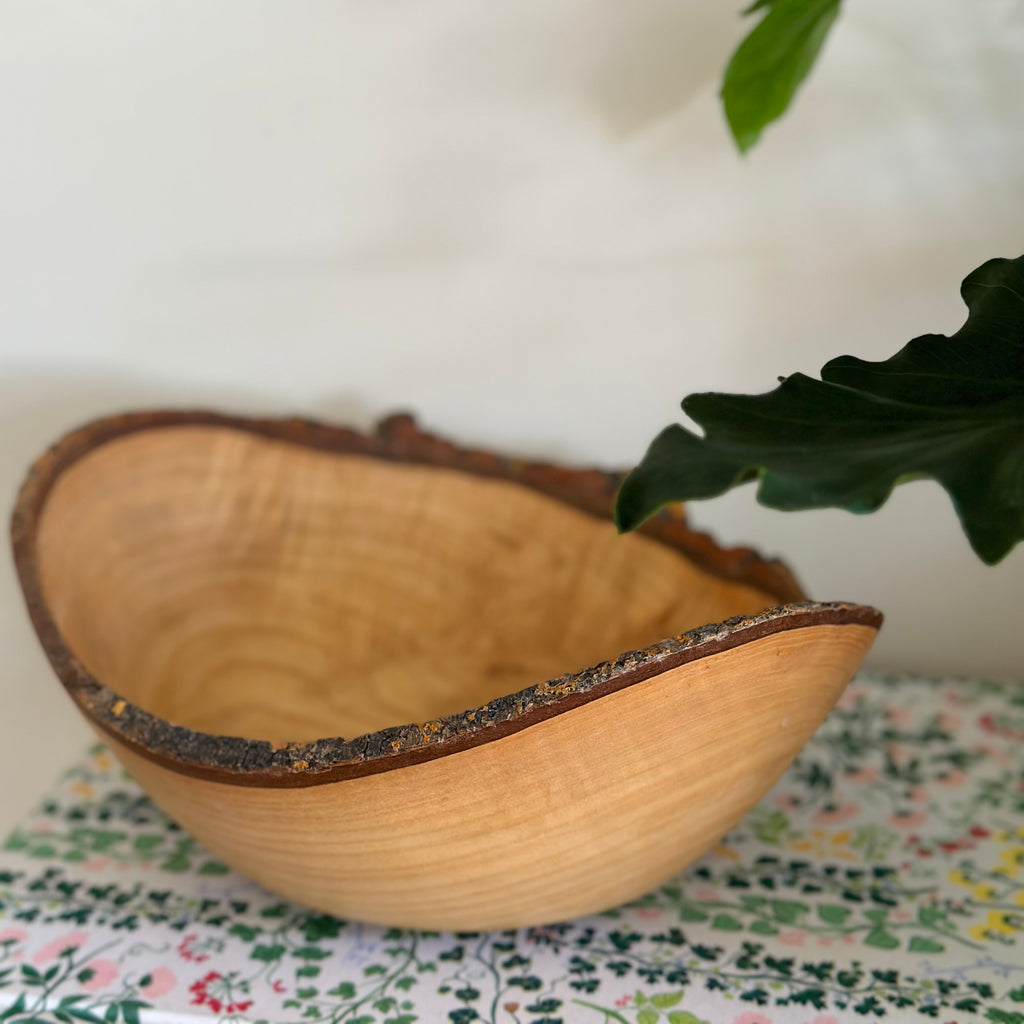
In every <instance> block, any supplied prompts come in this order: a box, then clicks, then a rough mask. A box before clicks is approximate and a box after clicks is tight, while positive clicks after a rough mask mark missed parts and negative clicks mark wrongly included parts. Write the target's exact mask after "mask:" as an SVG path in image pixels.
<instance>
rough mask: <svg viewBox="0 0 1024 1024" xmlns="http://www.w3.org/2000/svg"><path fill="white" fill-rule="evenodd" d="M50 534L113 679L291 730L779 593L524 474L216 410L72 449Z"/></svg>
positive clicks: (158, 707)
mask: <svg viewBox="0 0 1024 1024" xmlns="http://www.w3.org/2000/svg"><path fill="white" fill-rule="evenodd" d="M37 551H38V560H39V561H38V564H39V573H40V580H41V584H42V588H43V593H44V597H45V599H46V601H47V603H48V605H49V608H50V612H51V614H52V615H53V617H54V620H55V621H56V623H57V625H58V627H59V628H60V630H61V632H62V633H63V636H64V640H65V642H66V643H67V644H68V646H69V647H70V649H71V650H72V651H73V652H74V653H75V655H76V656H77V657H78V658H79V659H80V660H81V661H82V662H83V664H84V665H85V666H86V668H87V669H88V670H89V671H90V672H91V673H92V675H93V676H95V677H96V678H97V679H98V680H99V681H100V682H102V683H103V684H104V685H106V686H108V687H110V688H111V689H112V690H114V691H116V692H117V693H118V694H120V695H121V696H122V697H124V698H126V699H127V700H130V701H131V702H133V703H135V704H137V705H138V706H140V707H141V708H143V709H144V710H146V711H149V712H151V713H153V714H155V715H159V716H160V717H162V718H164V719H167V720H168V721H171V722H173V723H176V724H180V725H186V726H188V727H190V728H192V729H196V730H201V731H204V732H211V733H217V734H224V735H233V736H244V737H247V738H251V739H264V740H270V741H272V742H275V743H284V742H290V741H310V740H314V739H318V738H324V737H335V736H344V737H349V738H351V737H355V736H358V735H362V734H364V733H367V732H372V731H375V730H378V729H381V728H385V727H387V726H394V725H403V724H405V723H408V722H427V721H429V720H431V719H434V718H438V717H440V716H443V715H447V714H451V713H455V712H458V711H462V710H465V709H467V708H471V707H475V706H477V705H481V704H485V703H486V702H487V701H489V700H491V699H493V698H495V697H499V696H503V695H506V694H509V693H513V692H515V691H517V690H520V689H522V688H524V687H527V686H530V685H532V684H534V683H539V682H542V681H544V680H546V679H551V678H554V677H557V676H560V675H562V674H563V673H565V672H569V671H577V670H579V669H581V668H584V667H586V666H588V665H592V664H596V663H598V662H600V661H603V660H605V659H608V658H613V657H615V656H616V655H617V654H619V653H620V652H622V651H625V650H630V649H634V648H639V647H644V646H646V645H648V644H650V643H653V642H655V641H657V640H660V639H662V638H664V637H667V636H671V635H673V634H677V633H681V632H684V631H685V630H687V629H690V628H693V627H695V626H698V625H701V624H703V623H707V622H716V621H720V620H722V619H724V618H727V617H729V616H732V615H739V614H749V613H753V612H756V611H759V610H761V609H762V608H764V607H766V606H770V605H774V604H777V603H778V600H777V598H775V597H773V596H772V595H771V594H769V593H766V592H763V591H761V590H758V589H756V588H754V587H752V586H748V585H746V584H743V583H738V582H733V581H727V580H723V579H720V578H718V577H716V576H713V575H711V574H709V573H708V572H706V571H703V570H701V569H699V568H697V567H696V566H695V565H693V564H692V563H691V562H690V561H689V560H688V559H687V558H686V557H685V556H684V555H683V554H681V553H680V552H678V551H676V550H674V549H672V548H670V547H668V546H666V545H664V544H661V543H659V542H657V541H654V540H651V539H649V538H646V537H643V536H639V535H630V536H625V537H619V536H617V535H616V533H615V530H614V527H613V526H612V524H611V523H610V522H607V521H602V520H600V519H598V518H596V517H593V516H590V515H588V514H587V513H585V512H582V511H579V510H577V509H575V508H573V507H571V506H569V505H566V504H564V503H562V502H559V501H557V500H555V499H553V498H550V497H547V496H546V495H543V494H540V493H538V492H535V491H533V490H531V489H529V488H527V487H524V486H521V485H519V484H516V483H512V482H509V481H505V480H499V479H491V478H488V477H484V476H476V475H473V474H469V473H464V472H460V471H458V470H453V469H447V468H441V467H437V466H430V465H421V464H412V463H399V462H392V461H387V460H383V459H376V458H371V457H368V456H364V455H355V454H339V453H334V452H325V451H320V450H316V449H312V448H306V447H304V446H301V445H298V444H295V443H291V442H288V441H282V440H277V439H273V438H268V437H265V436H261V435H259V434H255V433H250V432H248V431H246V430H243V429H235V428H231V427H223V426H209V425H189V426H175V427H163V428H160V429H150V430H141V431H138V432H136V433H132V434H128V435H126V436H123V437H119V438H117V439H115V440H112V441H109V442H107V443H105V444H103V445H101V446H99V447H98V448H96V449H94V450H93V451H91V452H90V453H88V454H87V455H85V456H84V457H82V458H81V459H79V460H78V461H76V462H75V463H73V464H72V465H71V466H70V467H69V468H67V469H66V470H65V471H64V472H63V473H62V474H61V476H60V477H59V479H58V480H57V481H56V483H55V485H54V487H53V489H52V491H51V492H50V494H49V496H48V498H47V500H46V504H45V506H44V509H43V513H42V516H41V520H40V523H39V532H38V537H37Z"/></svg>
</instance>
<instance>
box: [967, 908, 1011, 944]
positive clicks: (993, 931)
mask: <svg viewBox="0 0 1024 1024" xmlns="http://www.w3.org/2000/svg"><path fill="white" fill-rule="evenodd" d="M1022 929H1024V918H1021V917H1020V916H1018V915H1016V914H1008V913H1006V911H1004V910H990V911H989V912H988V917H987V918H985V922H984V924H976V925H974V926H973V927H972V928H971V929H970V930H969V934H970V936H971V938H972V939H979V940H980V941H982V942H984V941H985V939H992V938H995V937H996V936H998V935H1007V936H1013V935H1016V934H1017V933H1018V932H1019V931H1021V930H1022Z"/></svg>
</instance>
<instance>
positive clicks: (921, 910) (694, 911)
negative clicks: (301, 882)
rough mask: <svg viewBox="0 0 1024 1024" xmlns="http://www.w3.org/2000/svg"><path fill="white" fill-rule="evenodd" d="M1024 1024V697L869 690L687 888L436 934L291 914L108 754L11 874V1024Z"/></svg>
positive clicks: (2, 968) (42, 823)
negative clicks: (574, 914) (510, 927)
mask: <svg viewBox="0 0 1024 1024" xmlns="http://www.w3.org/2000/svg"><path fill="white" fill-rule="evenodd" d="M880 1019H885V1020H888V1021H896V1022H899V1021H920V1020H934V1021H939V1022H947V1024H948V1022H957V1024H967V1022H971V1021H987V1022H995V1024H1024V686H1020V685H1017V686H1014V685H1010V684H997V683H992V682H985V681H966V680H929V679H918V678H908V677H895V676H885V675H861V676H859V677H858V678H857V679H856V680H855V681H854V682H853V683H852V684H851V685H850V687H849V688H848V689H847V691H846V693H845V695H844V697H843V699H842V701H841V702H840V704H839V706H838V707H837V708H836V709H835V711H834V712H833V713H832V714H831V715H830V717H829V718H828V720H827V721H826V723H825V724H824V725H823V726H822V728H821V729H820V731H819V732H818V734H817V735H816V736H815V737H814V738H813V739H812V740H811V742H810V743H809V744H808V745H807V747H806V748H805V749H804V751H803V752H802V753H801V755H800V757H799V758H798V759H797V760H796V762H795V763H794V764H793V765H792V767H791V768H790V770H789V771H788V772H787V773H786V775H785V776H784V777H783V779H782V780H781V781H780V782H779V783H778V784H777V785H776V786H775V787H774V788H773V789H772V791H771V792H770V793H769V794H768V795H767V796H766V797H765V799H764V800H763V801H762V802H761V803H760V805H759V806H758V807H757V808H756V809H755V810H754V811H753V812H752V813H751V814H750V815H748V817H747V818H746V819H745V820H744V821H743V823H742V824H741V825H740V826H739V827H738V828H737V829H736V830H735V831H734V832H733V833H731V834H730V835H729V836H727V837H726V839H725V840H724V841H723V842H722V843H721V844H720V845H718V846H717V847H716V848H715V849H714V850H712V851H711V852H709V853H708V854H707V855H706V856H704V857H703V858H702V859H701V860H700V861H698V862H697V863H696V864H694V865H693V866H691V867H690V868H689V869H688V870H687V871H685V872H684V873H683V874H682V875H680V876H679V877H678V878H675V879H673V880H672V881H670V882H669V883H667V884H666V885H664V886H662V887H661V888H660V889H658V890H656V891H654V892H651V893H648V894H647V895H646V896H644V897H643V898H642V899H639V900H637V901H636V902H635V903H632V904H630V905H628V906H624V907H620V908H617V909H615V910H611V911H609V912H607V913H604V914H598V915H595V916H592V917H588V918H583V919H581V920H577V921H571V922H563V923H555V924H551V925H549V926H547V927H538V928H528V929H523V930H518V931H507V932H492V933H460V934H448V933H445V934H439V933H428V932H411V931H405V930H401V929H396V928H391V929H387V928H378V927H372V926H368V925H362V924H359V923H357V922H348V921H341V920H338V919H336V918H334V917H329V916H326V915H323V914H318V913H314V912H311V911H309V910H306V909H303V908H300V907H297V906H293V905H291V904H288V903H283V902H281V901H280V900H279V899H277V898H275V897H274V896H272V895H270V894H269V893H267V892H265V891H264V890H262V889H260V888H259V887H258V886H256V885H253V884H252V883H250V882H248V881H246V880H245V879H243V878H241V877H240V876H238V875H236V874H235V873H234V872H232V871H230V870H228V869H227V868H226V867H225V866H224V865H223V864H221V863H219V862H218V861H217V860H216V859H214V858H213V857H212V856H210V854H208V853H207V852H206V851H205V850H204V849H203V848H202V847H201V846H200V845H199V844H198V843H197V842H196V841H194V840H193V839H191V838H190V837H189V836H188V835H186V834H185V833H183V832H182V831H181V830H180V829H179V828H178V827H177V826H176V825H174V824H173V823H172V822H170V821H169V820H168V819H167V818H166V817H165V816H164V815H163V814H162V813H161V812H160V811H158V810H157V809H156V808H155V807H154V806H153V805H152V804H151V803H150V802H149V800H148V799H147V798H146V797H145V796H144V795H143V793H142V792H141V791H140V790H139V789H138V787H137V786H136V785H135V784H134V783H133V782H132V781H131V780H130V778H129V777H128V776H127V775H125V774H124V773H123V772H122V771H121V769H120V768H119V767H118V766H117V764H116V763H115V762H114V760H113V758H112V757H111V755H110V754H109V753H108V752H106V751H105V750H104V749H103V748H102V747H97V748H95V749H94V750H93V751H92V752H91V753H90V754H89V756H88V757H87V758H86V759H85V760H83V761H82V762H81V763H80V764H78V765H77V766H76V767H74V768H72V769H71V770H70V771H69V772H68V773H67V775H66V776H65V777H64V778H63V780H62V781H61V782H60V783H59V785H58V786H57V787H56V788H55V789H54V791H53V793H52V794H51V795H50V796H49V798H48V799H46V800H45V801H44V802H43V804H42V805H41V806H40V807H39V808H38V810H37V811H36V812H35V813H34V814H32V815H31V816H30V817H29V819H28V820H27V821H25V822H24V823H23V824H22V825H21V826H20V827H18V828H17V829H16V830H15V831H14V833H13V834H12V835H11V836H10V837H9V839H8V840H7V842H6V845H5V847H4V851H3V853H2V854H0V1020H3V1021H5V1022H9V1024H33V1022H40V1021H45V1022H47V1024H52V1022H53V1021H59V1022H61V1024H80V1022H86V1024H116V1022H124V1024H137V1022H143V1024H171V1022H181V1024H191V1022H195V1021H237V1022H243V1021H244V1022H257V1021H265V1022H268V1024H302V1022H311V1021H312V1022H330V1024H341V1022H345V1024H413V1022H416V1021H423V1022H429V1024H434V1022H437V1024H473V1022H491V1024H559V1022H562V1024H569V1022H580V1024H588V1022H593V1024H613V1022H614V1024H847V1022H865V1021H877V1020H880Z"/></svg>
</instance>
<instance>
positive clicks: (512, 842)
mask: <svg viewBox="0 0 1024 1024" xmlns="http://www.w3.org/2000/svg"><path fill="white" fill-rule="evenodd" d="M875 633H876V629H875V628H874V627H872V626H869V625H863V624H846V625H837V624H824V625H812V626H805V627H802V628H797V629H790V630H787V631H784V632H780V633H775V634H771V635H767V636H762V637H760V638H758V639H754V640H751V641H749V642H747V643H744V644H742V645H740V646H738V647H733V648H731V649H728V650H724V651H721V652H719V653H716V654H711V655H709V656H708V657H704V658H700V659H697V660H693V661H689V662H687V663H684V664H681V665H678V666H676V667H674V668H669V669H668V670H666V671H664V672H661V673H659V674H657V675H654V676H652V677H651V678H648V679H644V680H641V681H639V682H636V683H634V684H632V685H630V686H628V687H626V688H624V689H621V690H618V691H616V692H613V693H609V694H607V695H606V696H603V697H601V698H599V699H597V700H593V701H591V702H589V703H586V704H584V705H582V706H579V707H575V708H571V709H570V710H567V711H565V712H563V713H561V714H557V715H555V716H553V717H550V718H547V719H545V720H542V721H539V722H537V723H536V724H534V725H531V726H529V727H527V728H524V729H521V730H519V731H517V732H514V733H511V734H508V735H504V736H501V737H499V738H496V739H494V740H492V741H490V742H484V743H480V744H478V745H475V746H472V747H470V748H468V749H464V750H461V751H457V752H455V753H452V754H448V755H445V756H442V757H437V758H434V759H432V760H428V761H424V762H422V763H418V764H410V765H407V766H404V767H399V768H394V769H391V770H388V771H384V772H379V773H376V774H373V775H367V776H363V777H357V778H349V779H344V780H342V781H335V782H325V783H323V784H321V785H313V786H307V787H303V788H298V789H295V788H281V787H270V788H262V787H258V786H252V785H246V786H240V785H232V784H226V783H223V782H217V781H211V780H208V779H201V778H196V777H192V776H189V775H185V774H182V773H180V772H177V771H175V770H173V769H172V768H169V767H166V766H163V765H161V764H159V763H156V762H154V761H153V760H151V759H148V758H145V757H140V756H139V755H138V754H137V753H133V752H132V751H131V750H129V749H127V748H126V747H124V746H122V745H120V744H118V743H117V742H116V741H113V742H112V741H111V738H110V737H109V735H108V736H104V739H105V741H106V742H108V743H112V746H113V749H114V751H115V753H116V754H117V755H118V756H119V757H120V758H121V760H122V762H123V763H124V764H125V767H126V768H127V769H128V770H129V771H130V772H131V773H132V774H133V775H134V776H135V777H136V778H137V779H138V781H139V782H140V783H141V784H142V786H143V787H144V788H145V789H146V790H147V791H148V793H149V794H150V796H151V797H152V798H153V800H154V801H155V802H156V803H157V804H159V805H160V806H161V807H162V808H163V809H164V810H165V811H166V812H167V813H168V814H170V815H171V817H173V818H175V819H176V820H177V821H179V822H180V823H181V824H182V825H183V826H184V827H185V828H187V829H188V830H189V831H190V832H191V833H192V834H193V835H195V836H196V837H197V838H198V839H199V840H200V841H202V842H203V843H204V844H206V845H207V846H208V847H209V848H210V849H211V850H212V851H213V852H214V853H216V854H217V855H219V856H220V857H222V858H223V859H224V860H225V861H226V862H227V863H228V864H230V865H231V866H232V867H234V868H236V869H237V870H238V871H240V872H241V873H243V874H245V875H247V876H249V877H250V878H252V879H254V880H256V881H257V882H260V883H261V884H262V885H264V886H265V887H266V888H268V889H269V890H271V891H272V892H275V893H277V894H279V895H281V896H283V897H286V898H288V899H291V900H294V901H296V902H299V903H302V904H305V905H307V906H310V907H313V908H316V909H318V910H321V911H324V912H327V913H331V914H334V915H337V916H339V917H345V918H355V919H358V920H362V921H368V922H376V923H380V924H388V925H396V926H401V927H408V928H423V929H431V930H443V929H451V930H472V931H477V930H485V929H494V928H517V927H523V926H528V925H536V924H541V923H546V922H552V921H557V920H565V919H569V918H573V917H577V916H579V915H582V914H587V913H592V912H597V911H601V910H604V909H607V908H610V907H613V906H616V905H618V904H621V903H623V902H625V901H628V900H630V899H633V898H636V897H638V896H640V895H642V894H643V893H644V892H646V891H648V890H649V889H651V888H652V887H654V886H656V885H658V884H659V883H661V882H663V881H665V880H666V879H668V878H669V877H671V876H672V875H673V874H675V873H676V872H678V871H679V870H680V869H681V868H683V867H684V866H685V865H686V864H688V863H690V862H691V861H693V860H694V859H696V858H697V857H698V856H700V854H701V853H703V852H704V851H705V850H707V849H709V848H710V847H711V846H713V845H714V844H715V843H716V842H717V841H718V840H719V839H720V838H721V837H722V836H723V835H724V834H725V833H726V832H727V831H728V830H729V829H730V828H731V827H733V826H734V825H735V824H736V823H737V822H738V821H739V820H740V819H741V818H742V817H743V815H744V814H746V813H747V811H749V810H750V808H751V807H753V806H754V804H755V803H756V802H757V801H758V800H759V799H760V798H761V797H762V796H763V795H764V794H765V792H767V790H768V789H769V788H770V787H771V786H772V785H773V784H774V782H775V781H776V780H777V779H778V778H779V776H780V775H781V774H782V773H783V772H784V771H785V769H786V767H787V766H788V765H789V763H790V762H791V761H792V759H793V758H794V757H795V756H796V754H797V753H798V752H799V750H800V749H801V748H802V747H803V745H804V744H805V743H806V741H807V740H808V738H809V737H810V736H811V734H812V733H813V732H814V731H815V729H817V727H818V726H819V725H820V724H821V722H822V721H823V719H824V718H825V716H826V715H827V713H828V711H829V710H830V708H831V707H832V705H833V704H834V703H835V701H836V699H837V698H838V697H839V695H840V693H841V692H842V690H843V688H844V686H845V685H846V683H847V681H848V680H849V679H850V677H851V676H852V674H853V673H854V672H855V671H856V669H857V667H858V665H859V664H860V662H861V660H862V659H863V657H864V655H865V653H866V652H867V650H868V648H869V647H870V646H871V643H872V642H873V640H874V637H875Z"/></svg>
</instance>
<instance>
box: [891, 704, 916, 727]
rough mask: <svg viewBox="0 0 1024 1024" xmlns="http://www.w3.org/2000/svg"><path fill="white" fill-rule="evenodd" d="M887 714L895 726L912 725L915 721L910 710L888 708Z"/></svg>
mask: <svg viewBox="0 0 1024 1024" xmlns="http://www.w3.org/2000/svg"><path fill="white" fill-rule="evenodd" d="M885 714H886V716H887V717H888V719H889V721H890V722H892V723H893V725H910V723H911V722H913V720H914V714H913V712H912V711H910V710H909V709H908V708H901V707H891V708H886V709H885Z"/></svg>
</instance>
